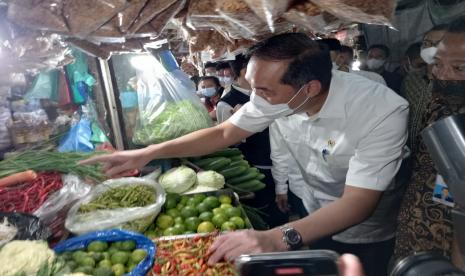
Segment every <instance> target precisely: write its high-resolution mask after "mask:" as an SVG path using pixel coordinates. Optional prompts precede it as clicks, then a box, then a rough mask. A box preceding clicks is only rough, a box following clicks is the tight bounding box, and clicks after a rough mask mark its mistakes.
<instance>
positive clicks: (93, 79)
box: [0, 0, 395, 276]
mask: <svg viewBox="0 0 465 276" xmlns="http://www.w3.org/2000/svg"><path fill="white" fill-rule="evenodd" d="M394 10H395V1H375V2H373V1H370V2H368V1H360V0H358V1H357V0H350V1H349V0H332V1H320V0H312V1H303V0H301V1H259V0H257V1H253V0H243V1H242V0H241V1H229V0H221V1H213V0H191V1H185V0H181V1H175V0H134V1H125V0H99V1H87V0H86V1H82V0H63V1H59V0H50V1H49V0H43V1H33V0H13V1H7V2H4V1H0V42H1V43H0V62H1V64H2V66H0V74H1V75H2V76H1V77H0V150H1V151H2V153H3V154H4V158H3V160H2V161H0V246H2V245H3V247H0V275H23V274H24V273H25V274H26V275H40V276H41V275H47V276H48V275H67V274H70V273H78V272H80V273H83V274H87V275H117V276H120V275H192V274H200V275H236V274H237V271H236V270H235V268H234V266H233V264H231V263H227V262H220V263H218V264H216V265H215V266H208V265H207V264H206V262H207V260H208V257H209V256H208V254H207V252H208V247H209V246H210V245H211V243H212V242H213V240H214V238H215V237H216V236H217V235H219V234H221V233H222V232H228V231H236V230H241V229H252V228H254V229H266V228H267V225H266V224H265V223H264V221H263V219H262V218H261V215H263V214H262V212H261V211H260V209H256V208H252V207H249V206H247V205H244V204H242V203H241V200H242V199H244V198H250V197H253V196H254V192H257V191H259V190H262V189H264V188H265V184H264V183H263V182H262V180H263V179H264V178H265V175H263V174H262V173H260V171H259V170H258V169H257V168H255V167H254V166H252V165H250V164H249V162H247V161H246V160H245V159H244V155H243V154H242V153H241V151H240V150H239V149H237V148H228V149H223V150H220V151H218V152H215V153H212V154H210V155H207V156H196V157H190V158H184V159H173V160H162V161H159V162H154V163H152V164H150V166H148V167H147V168H144V169H142V171H131V172H126V173H124V174H123V175H120V176H118V177H117V178H115V179H107V178H106V175H104V173H103V169H104V168H102V167H101V166H100V165H80V164H79V162H80V161H82V160H84V159H87V158H89V157H91V156H94V155H98V154H102V153H104V152H111V151H114V150H115V149H118V150H122V149H133V148H140V147H144V146H147V145H150V144H154V143H160V142H164V141H168V140H171V139H174V138H177V137H180V136H183V135H185V134H188V133H191V132H193V131H196V130H199V129H204V128H208V127H210V126H212V125H213V122H212V121H211V119H210V117H209V116H208V113H207V110H206V109H205V107H204V106H203V105H202V103H201V102H200V100H199V98H198V97H197V96H196V94H195V91H196V88H195V85H193V83H192V82H191V81H190V79H189V77H190V76H189V75H188V74H193V73H192V72H193V71H198V72H201V71H202V70H201V69H202V65H203V63H204V62H205V61H206V60H212V59H213V60H220V59H224V58H227V57H229V56H231V55H234V54H237V53H240V52H243V51H244V50H245V49H246V48H247V47H249V46H251V45H253V44H254V43H255V42H257V41H260V40H261V39H264V38H266V37H268V36H271V35H273V34H277V33H283V32H293V31H296V30H300V31H305V32H307V33H308V34H310V35H312V36H315V37H316V36H324V35H328V34H330V33H331V32H333V31H338V30H340V29H342V28H345V27H348V26H353V25H352V24H353V22H359V23H368V24H382V25H387V26H389V25H390V19H391V17H392V15H393V14H394ZM346 33H351V32H346ZM3 154H2V155H3ZM33 226H34V227H33ZM25 240H32V241H25ZM50 248H52V249H53V250H52V249H50ZM2 256H3V257H2ZM31 256H37V258H36V259H37V261H36V262H29V261H30V259H31ZM21 273H23V274H21Z"/></svg>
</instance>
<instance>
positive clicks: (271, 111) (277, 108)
mask: <svg viewBox="0 0 465 276" xmlns="http://www.w3.org/2000/svg"><path fill="white" fill-rule="evenodd" d="M304 87H305V85H304V86H302V87H301V88H300V89H299V91H297V93H295V95H294V96H293V97H292V98H291V99H290V100H289V101H288V102H287V103H285V104H270V103H269V102H268V101H267V100H265V99H264V98H262V97H260V96H257V94H256V93H255V90H253V91H252V94H251V95H250V102H251V103H252V104H253V105H254V106H255V108H256V109H257V110H259V111H260V112H261V113H262V114H263V116H265V117H268V118H270V119H273V120H275V119H278V118H281V117H285V116H289V115H292V114H294V113H296V112H298V111H299V110H300V109H301V108H302V106H304V105H305V104H306V103H307V102H308V101H309V100H310V97H307V99H305V101H303V102H302V103H301V104H300V105H299V106H298V107H296V108H295V109H292V108H290V107H289V103H290V102H291V101H292V100H294V98H295V97H297V95H299V94H300V92H301V91H302V89H303V88H304Z"/></svg>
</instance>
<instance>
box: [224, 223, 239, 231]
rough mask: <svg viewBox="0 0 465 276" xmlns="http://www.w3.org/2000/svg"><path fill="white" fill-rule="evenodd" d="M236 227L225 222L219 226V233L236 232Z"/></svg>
mask: <svg viewBox="0 0 465 276" xmlns="http://www.w3.org/2000/svg"><path fill="white" fill-rule="evenodd" d="M236 228H237V227H236V225H235V224H234V222H231V221H226V222H225V223H223V224H221V231H232V230H236Z"/></svg>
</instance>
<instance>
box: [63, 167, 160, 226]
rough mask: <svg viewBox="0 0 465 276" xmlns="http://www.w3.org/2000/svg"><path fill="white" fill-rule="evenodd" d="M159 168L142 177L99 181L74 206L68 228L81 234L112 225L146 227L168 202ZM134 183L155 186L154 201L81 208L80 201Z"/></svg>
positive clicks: (85, 200) (85, 201) (90, 199)
mask: <svg viewBox="0 0 465 276" xmlns="http://www.w3.org/2000/svg"><path fill="white" fill-rule="evenodd" d="M160 172H161V170H160V169H157V170H156V171H155V172H153V173H152V174H150V175H147V176H145V177H143V178H137V177H127V178H119V179H111V180H107V181H105V182H103V183H102V184H99V185H97V186H96V187H94V188H93V189H92V191H91V192H90V193H89V194H88V195H87V196H85V197H84V198H82V199H81V200H79V201H78V202H77V203H76V204H74V205H73V207H71V209H70V210H69V212H68V216H67V218H66V222H65V227H66V229H68V230H69V231H70V232H72V233H75V234H78V235H80V234H84V233H88V232H92V231H98V230H105V229H111V228H123V229H126V230H133V231H138V232H143V231H145V229H146V228H147V227H148V226H149V225H150V224H151V223H152V222H153V220H154V219H155V217H156V216H157V215H158V213H159V212H160V210H161V208H162V206H163V204H164V203H165V197H166V193H165V191H164V190H163V188H162V187H161V185H160V184H159V183H158V182H157V181H156V180H155V179H156V178H157V177H158V175H159V174H160ZM135 184H140V185H146V186H149V187H152V188H154V189H155V192H156V201H155V203H154V204H151V205H148V206H145V207H134V208H118V209H106V210H96V211H93V212H88V213H79V212H78V211H79V208H80V207H81V205H83V204H87V203H89V202H91V201H92V200H94V199H95V198H97V197H98V196H99V195H101V194H102V193H104V192H106V191H108V190H109V189H112V188H117V187H124V186H129V185H135ZM134 228H137V229H134Z"/></svg>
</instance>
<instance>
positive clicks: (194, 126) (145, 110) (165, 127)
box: [133, 56, 212, 145]
mask: <svg viewBox="0 0 465 276" xmlns="http://www.w3.org/2000/svg"><path fill="white" fill-rule="evenodd" d="M141 59H143V61H142V60H141V62H143V63H144V65H146V66H147V67H145V70H144V71H143V73H142V72H139V75H140V76H139V81H138V84H137V94H138V104H139V117H138V122H137V125H136V129H135V133H134V137H133V142H134V143H135V144H138V145H150V144H153V143H160V142H164V141H168V140H172V139H174V138H177V137H180V136H183V135H185V134H188V133H191V132H193V131H196V130H199V129H203V128H207V127H210V126H211V125H212V121H211V119H210V116H209V115H208V112H207V110H206V109H205V107H204V106H203V104H202V103H201V102H200V100H199V98H198V97H197V96H196V94H195V90H194V89H193V86H192V85H191V82H190V80H189V79H188V77H187V76H184V78H187V80H182V76H181V75H179V74H176V75H175V74H173V73H169V72H167V71H166V69H165V68H164V67H163V65H162V64H161V63H160V62H159V61H157V60H156V59H155V58H153V57H151V56H147V57H141Z"/></svg>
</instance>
